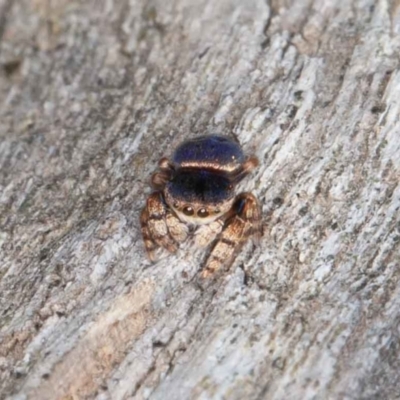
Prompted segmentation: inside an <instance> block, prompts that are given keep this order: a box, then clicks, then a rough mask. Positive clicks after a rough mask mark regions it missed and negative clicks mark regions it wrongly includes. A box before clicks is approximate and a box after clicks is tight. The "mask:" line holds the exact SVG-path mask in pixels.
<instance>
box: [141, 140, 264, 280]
mask: <svg viewBox="0 0 400 400" xmlns="http://www.w3.org/2000/svg"><path fill="white" fill-rule="evenodd" d="M257 165H258V161H257V158H256V157H250V158H246V157H245V155H244V153H243V151H242V149H241V147H240V146H239V144H237V143H236V142H234V141H233V140H232V139H230V138H228V137H226V136H219V135H210V136H201V137H198V138H195V139H191V140H188V141H185V142H183V143H182V144H181V145H180V146H178V148H177V149H176V150H175V152H174V153H173V154H172V157H171V159H170V160H168V159H167V158H162V159H161V160H160V162H159V171H157V172H156V173H155V174H153V176H152V186H153V188H154V189H156V192H154V193H152V194H151V195H150V197H149V198H148V200H147V204H146V206H145V208H144V209H143V211H142V214H141V225H142V233H143V239H144V243H145V247H146V250H147V253H148V255H149V257H150V259H151V260H154V258H155V256H154V252H155V250H156V249H157V248H158V247H163V248H165V249H167V250H168V251H170V252H175V251H176V250H177V248H178V243H180V242H182V241H184V240H185V239H186V237H187V233H188V227H187V225H188V224H189V225H205V224H212V223H214V222H215V221H218V222H219V223H220V225H221V226H222V231H221V232H220V233H219V235H218V236H217V237H216V239H215V241H214V243H213V246H212V249H211V252H210V254H209V256H208V258H207V260H206V263H205V267H204V270H203V273H202V275H203V277H206V276H209V275H210V274H212V273H213V272H214V271H216V270H217V269H219V268H221V267H222V266H229V265H230V264H231V263H232V262H233V259H234V256H235V254H236V253H237V252H238V251H239V250H240V249H241V247H242V245H243V244H244V243H245V242H246V240H247V239H248V238H249V237H250V236H252V235H256V237H259V236H260V235H261V211H260V206H259V204H258V201H257V199H256V198H255V197H254V195H252V194H251V193H241V194H239V195H237V196H235V186H236V184H237V183H238V182H240V181H241V180H242V179H243V178H244V177H245V176H246V175H248V174H249V173H250V172H251V171H252V170H253V169H254V168H255V167H256V166H257Z"/></svg>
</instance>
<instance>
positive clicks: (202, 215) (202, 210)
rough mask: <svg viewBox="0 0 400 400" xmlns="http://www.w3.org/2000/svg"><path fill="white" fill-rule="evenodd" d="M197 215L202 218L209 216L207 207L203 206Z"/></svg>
mask: <svg viewBox="0 0 400 400" xmlns="http://www.w3.org/2000/svg"><path fill="white" fill-rule="evenodd" d="M197 215H198V216H199V217H201V218H205V217H208V211H207V210H206V209H205V208H201V209H200V210H199V211H198V212H197Z"/></svg>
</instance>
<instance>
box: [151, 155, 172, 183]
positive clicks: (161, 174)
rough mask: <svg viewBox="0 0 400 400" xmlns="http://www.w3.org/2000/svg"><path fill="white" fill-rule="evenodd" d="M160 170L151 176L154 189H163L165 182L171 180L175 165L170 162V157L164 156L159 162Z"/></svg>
mask: <svg viewBox="0 0 400 400" xmlns="http://www.w3.org/2000/svg"><path fill="white" fill-rule="evenodd" d="M158 166H159V168H160V170H159V171H157V172H155V173H154V174H153V175H152V177H151V186H152V187H153V188H154V189H157V190H162V189H164V187H165V184H166V183H167V182H168V181H169V180H171V178H172V175H173V173H174V166H173V165H172V164H171V163H170V162H169V160H168V158H165V157H164V158H162V159H161V160H160V162H159V163H158Z"/></svg>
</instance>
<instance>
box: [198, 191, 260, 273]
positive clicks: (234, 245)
mask: <svg viewBox="0 0 400 400" xmlns="http://www.w3.org/2000/svg"><path fill="white" fill-rule="evenodd" d="M261 234H262V231H261V208H260V205H259V203H258V201H257V199H256V198H255V196H254V195H253V194H251V193H242V194H240V195H238V196H237V197H236V200H235V202H234V204H233V206H232V209H231V215H230V216H229V217H228V219H227V220H226V222H225V225H224V227H223V229H222V232H221V233H220V235H219V236H218V238H217V240H216V241H215V243H214V245H213V248H212V249H211V252H210V254H209V256H208V258H207V260H206V263H205V267H204V270H203V272H202V274H201V276H202V277H203V278H207V277H209V276H211V275H212V274H213V273H214V272H215V271H217V270H219V269H220V268H221V267H224V266H227V267H229V266H230V265H231V264H232V262H233V259H234V257H235V255H236V254H237V253H238V252H239V251H240V250H241V248H242V247H243V245H244V244H245V243H246V241H247V240H248V239H249V237H250V236H252V235H255V237H256V238H257V239H259V238H260V237H261Z"/></svg>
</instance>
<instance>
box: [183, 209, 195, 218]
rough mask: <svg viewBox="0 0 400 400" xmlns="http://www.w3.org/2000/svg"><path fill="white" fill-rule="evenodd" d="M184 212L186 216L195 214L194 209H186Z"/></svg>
mask: <svg viewBox="0 0 400 400" xmlns="http://www.w3.org/2000/svg"><path fill="white" fill-rule="evenodd" d="M182 211H183V213H184V214H185V215H188V216H191V215H193V214H194V210H193V208H192V207H185V208H184V209H183V210H182Z"/></svg>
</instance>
